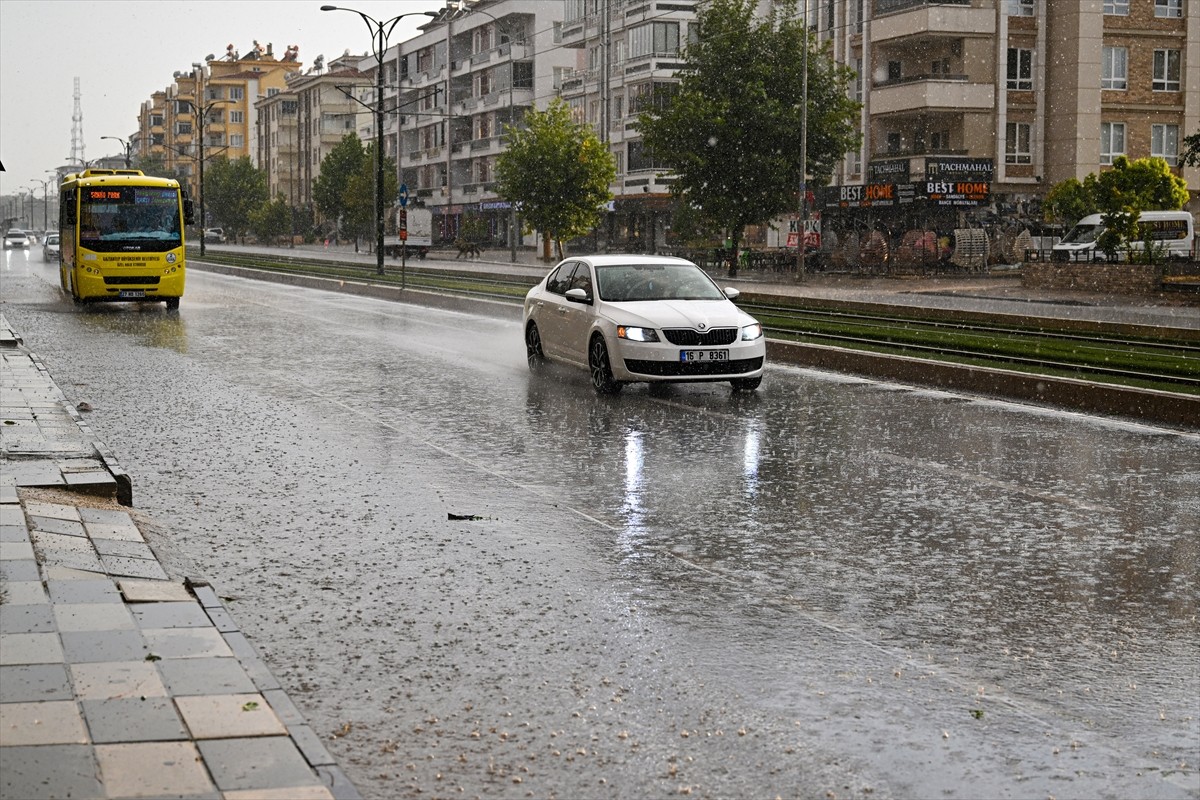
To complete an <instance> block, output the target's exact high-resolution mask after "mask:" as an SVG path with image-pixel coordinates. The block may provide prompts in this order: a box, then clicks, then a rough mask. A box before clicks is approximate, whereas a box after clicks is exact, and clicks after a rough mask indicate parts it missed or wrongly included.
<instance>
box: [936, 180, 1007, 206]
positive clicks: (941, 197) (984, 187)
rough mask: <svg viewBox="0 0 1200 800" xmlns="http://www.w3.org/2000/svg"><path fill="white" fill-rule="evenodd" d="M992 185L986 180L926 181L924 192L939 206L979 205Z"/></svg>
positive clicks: (989, 191)
mask: <svg viewBox="0 0 1200 800" xmlns="http://www.w3.org/2000/svg"><path fill="white" fill-rule="evenodd" d="M991 190H992V185H991V184H990V183H988V182H987V181H926V182H925V194H926V196H927V197H928V198H929V200H930V201H931V202H934V203H937V204H938V205H939V206H981V205H984V204H985V203H987V201H988V196H989V195H990V193H991Z"/></svg>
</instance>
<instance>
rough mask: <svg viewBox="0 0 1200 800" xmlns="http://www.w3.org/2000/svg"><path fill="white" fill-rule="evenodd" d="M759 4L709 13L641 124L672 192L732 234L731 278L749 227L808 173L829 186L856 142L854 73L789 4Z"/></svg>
mask: <svg viewBox="0 0 1200 800" xmlns="http://www.w3.org/2000/svg"><path fill="white" fill-rule="evenodd" d="M758 5H759V4H758V3H757V2H755V0H712V2H711V3H710V4H708V5H705V6H703V7H702V10H701V11H700V12H699V15H698V17H697V23H696V25H697V38H696V40H695V41H693V42H692V43H690V44H689V45H688V46H687V47H686V49H685V50H684V53H683V55H684V59H685V62H686V67H685V68H684V69H683V70H682V79H681V81H680V85H679V90H678V92H677V94H675V96H674V97H673V98H672V99H671V100H670V102H669V103H666V104H662V105H663V107H660V108H651V109H648V110H644V111H643V113H642V114H641V115H640V116H639V118H638V126H639V129H640V130H641V133H642V137H643V141H644V143H645V146H646V147H647V148H648V149H649V151H650V152H651V153H652V156H653V159H654V162H655V163H656V164H661V165H662V166H665V167H667V168H669V169H670V170H672V171H673V172H674V173H675V175H676V176H677V180H676V181H675V182H674V183H673V184H672V186H671V191H672V193H674V194H676V195H682V196H684V197H686V199H687V201H688V202H689V203H690V204H691V205H692V207H693V208H695V209H696V211H697V212H698V214H699V215H700V216H701V217H702V218H704V219H706V220H708V221H709V222H711V223H713V224H715V225H717V226H718V227H721V228H724V229H725V230H727V231H728V232H729V234H730V239H731V240H732V243H733V253H732V254H731V256H732V259H731V264H730V270H731V272H736V264H737V249H738V246H739V243H740V241H741V239H742V232H743V230H744V229H745V227H746V226H747V225H753V224H762V223H765V222H767V221H769V220H771V219H773V218H774V217H777V216H779V215H780V214H783V213H785V212H788V211H792V210H794V209H796V207H797V205H798V200H797V198H798V196H799V190H800V184H801V182H802V176H803V175H804V173H805V172H807V174H808V175H809V176H811V177H812V180H813V181H814V182H816V183H817V184H824V183H825V182H827V181H828V179H829V177H830V176H831V175H832V173H833V168H834V166H835V164H836V163H837V161H838V159H840V158H841V157H842V155H843V154H844V153H845V152H846V151H848V150H851V149H853V148H854V147H856V146H857V144H858V141H859V138H860V137H859V134H858V133H857V131H856V124H857V119H858V112H859V104H858V103H857V102H855V101H854V100H851V99H850V97H849V87H850V81H851V80H853V77H854V73H853V71H851V70H849V69H848V68H845V67H841V66H838V65H837V64H836V63H835V62H834V60H833V59H832V57H831V56H830V53H829V50H828V49H827V48H820V47H818V45H817V43H816V41H815V39H810V37H809V35H808V32H807V30H806V26H805V21H804V19H803V17H802V16H800V15H799V14H798V12H797V9H796V5H795V3H794V1H793V0H788V2H784V3H780V4H778V5H773V6H772V7H771V11H770V13H769V14H768V16H766V17H765V18H761V17H756V16H755V9H756V7H757V6H758ZM806 50H807V72H806V70H805V61H806V58H805V53H806ZM805 74H807V81H808V87H807V89H808V92H807V95H808V96H807V100H808V103H807V107H806V105H805V102H804V83H805ZM806 124H807V142H806V148H805V149H806V150H807V162H808V163H807V170H804V169H803V167H804V165H802V164H801V147H800V138H801V135H802V133H803V132H804V131H805V129H806V128H805V126H806Z"/></svg>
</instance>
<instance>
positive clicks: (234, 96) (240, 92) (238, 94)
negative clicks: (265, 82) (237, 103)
mask: <svg viewBox="0 0 1200 800" xmlns="http://www.w3.org/2000/svg"><path fill="white" fill-rule="evenodd" d="M275 93H276V94H278V93H279V90H278V89H276V90H275ZM245 96H246V95H245V89H243V88H242V87H241V86H230V87H229V99H230V100H241V99H242V98H243V97H245Z"/></svg>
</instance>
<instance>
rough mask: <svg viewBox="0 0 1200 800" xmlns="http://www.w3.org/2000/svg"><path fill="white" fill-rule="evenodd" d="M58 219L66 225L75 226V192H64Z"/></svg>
mask: <svg viewBox="0 0 1200 800" xmlns="http://www.w3.org/2000/svg"><path fill="white" fill-rule="evenodd" d="M58 218H59V219H60V220H61V221H62V224H64V225H74V224H75V192H74V191H71V192H64V193H63V197H62V205H61V207H60V208H59V211H58Z"/></svg>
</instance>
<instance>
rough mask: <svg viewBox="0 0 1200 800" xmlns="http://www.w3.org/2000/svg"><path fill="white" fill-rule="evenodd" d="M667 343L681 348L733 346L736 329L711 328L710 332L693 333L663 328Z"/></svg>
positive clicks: (689, 329) (683, 329)
mask: <svg viewBox="0 0 1200 800" xmlns="http://www.w3.org/2000/svg"><path fill="white" fill-rule="evenodd" d="M663 336H666V337H667V341H668V342H670V343H671V344H674V345H679V346H681V347H697V346H706V345H715V344H733V343H734V342H736V341H737V337H738V329H737V328H713V329H712V330H711V331H694V330H692V329H691V328H664V329H663Z"/></svg>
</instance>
